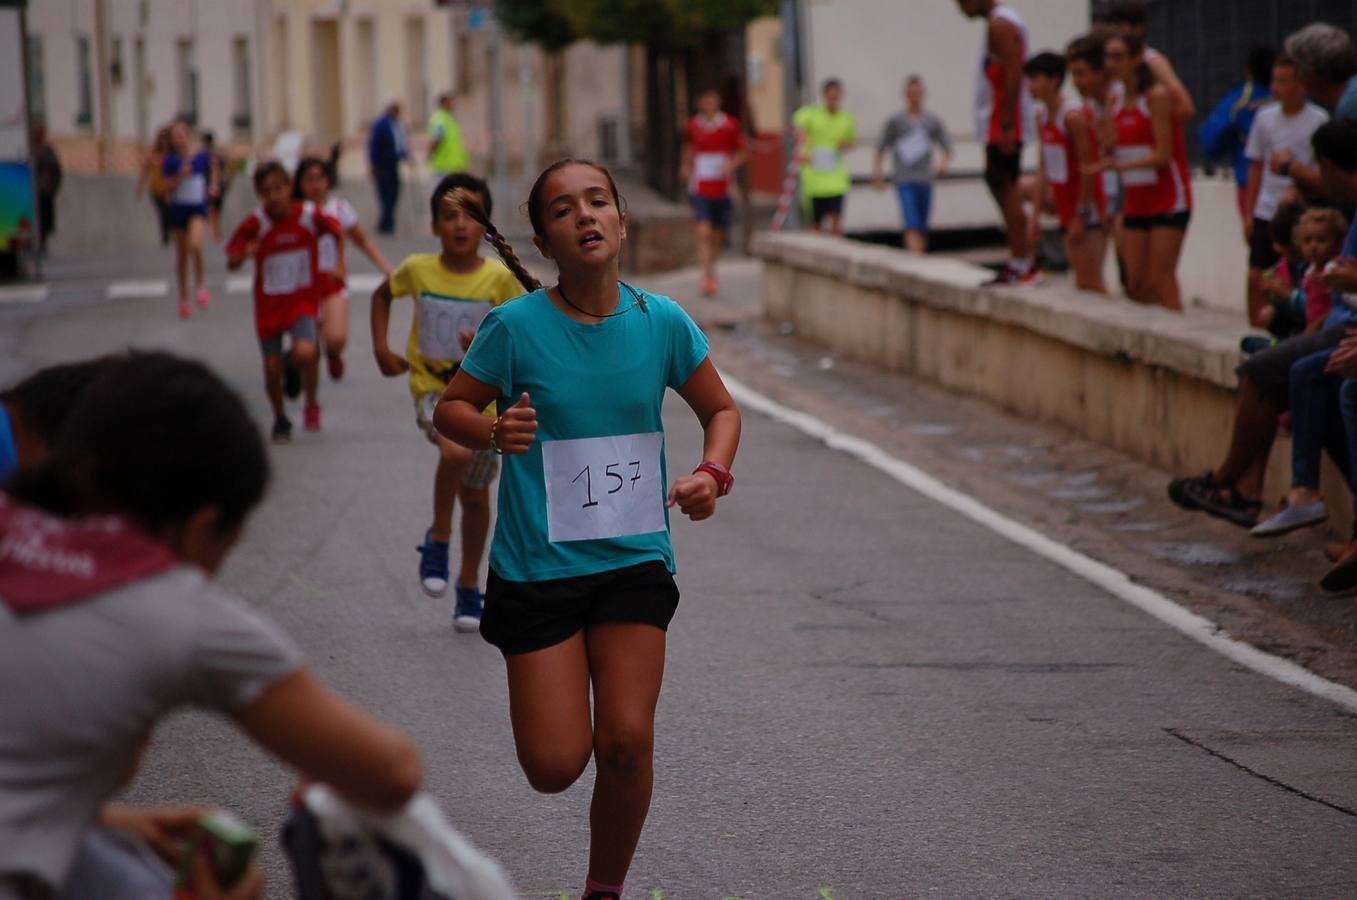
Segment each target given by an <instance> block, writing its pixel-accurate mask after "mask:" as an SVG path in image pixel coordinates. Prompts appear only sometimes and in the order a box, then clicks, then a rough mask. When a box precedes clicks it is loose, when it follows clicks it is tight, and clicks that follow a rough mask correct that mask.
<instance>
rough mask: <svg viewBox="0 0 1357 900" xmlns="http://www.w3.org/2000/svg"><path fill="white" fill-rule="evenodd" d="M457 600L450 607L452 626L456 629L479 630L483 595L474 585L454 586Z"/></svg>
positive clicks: (483, 603) (483, 600)
mask: <svg viewBox="0 0 1357 900" xmlns="http://www.w3.org/2000/svg"><path fill="white" fill-rule="evenodd" d="M456 591H457V602H456V604H454V605H453V608H452V627H453V628H454V629H456V630H457V631H480V630H481V613H482V612H484V611H485V595H484V594H482V593H481V592H480V591H479V590H477V589H476V588H474V587H462V586H461V585H460V584H459V585H457V587H456Z"/></svg>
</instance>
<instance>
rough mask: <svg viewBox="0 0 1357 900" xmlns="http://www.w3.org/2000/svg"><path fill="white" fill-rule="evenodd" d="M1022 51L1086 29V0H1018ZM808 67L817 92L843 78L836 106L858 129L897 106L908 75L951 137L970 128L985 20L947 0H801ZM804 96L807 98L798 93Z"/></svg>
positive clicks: (1056, 45)
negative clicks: (918, 81) (1024, 32)
mask: <svg viewBox="0 0 1357 900" xmlns="http://www.w3.org/2000/svg"><path fill="white" fill-rule="evenodd" d="M1010 5H1012V6H1013V7H1014V8H1015V9H1016V10H1017V11H1018V13H1019V14H1020V15H1021V16H1022V17H1023V19H1024V21H1026V23H1027V29H1028V34H1029V38H1030V42H1029V47H1028V53H1029V55H1030V54H1031V53H1034V52H1037V51H1040V50H1063V49H1064V48H1065V45H1066V44H1067V43H1069V41H1070V40H1071V39H1072V38H1074V37H1077V36H1078V35H1080V34H1082V33H1084V32H1085V31H1087V30H1088V24H1089V4H1088V0H1018V2H1016V3H1013V4H1010ZM806 12H807V24H808V27H807V28H806V32H807V33H808V37H807V40H808V41H809V44H810V48H809V50H810V52H809V57H808V58H809V60H810V71H809V72H808V73H807V76H808V77H807V85H808V88H809V89H810V90H812V91H818V89H819V84H820V82H821V81H822V80H823V79H825V78H828V77H830V76H835V77H837V78H839V79H840V80H842V81H843V83H844V87H845V90H846V93H845V100H844V105H845V107H846V108H847V109H848V110H849V111H850V112H852V113H854V114H855V115H856V116H857V117H858V127H859V130H860V131H863V130H864V129H865V130H866V131H872V132H874V131H875V129H876V128H878V127H879V126H880V123H881V122H882V121H883V120H884V119H885V118H886V117H887V116H889V115H891V114H893V113H894V112H895V111H896V110H897V109H899V108H900V106H901V104H902V103H903V100H902V98H901V87H902V85H903V83H904V80H905V78H906V77H907V76H908V75H910V74H918V75H921V76H923V79H924V81H925V82H926V83H927V84H928V85H929V86H930V88H931V90H930V92H929V106H930V107H932V109H933V111H934V112H936V113H937V114H938V115H940V116H941V117H942V119H943V121H944V122H945V123H946V124H947V127H948V129H950V130H951V131H952V132H953V134H954V135H956V137H957V138H959V139H960V138H969V137H971V136H972V135H973V133H974V131H975V124H974V123H975V115H974V109H975V83H976V79H977V78H978V77H979V71H980V47H981V43H982V41H983V40H984V33H985V30H984V29H985V25H984V22H983V21H982V20H980V19H967V18H964V17H963V16H962V15H961V13H960V12H959V11H958V9H957V5H956V3H955V0H806ZM806 99H812V98H806Z"/></svg>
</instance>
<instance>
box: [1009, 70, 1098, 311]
mask: <svg viewBox="0 0 1357 900" xmlns="http://www.w3.org/2000/svg"><path fill="white" fill-rule="evenodd" d="M1024 72H1025V73H1026V74H1027V85H1028V88H1029V90H1031V92H1032V96H1033V98H1035V99H1036V101H1037V108H1036V120H1037V129H1038V134H1039V136H1040V138H1041V157H1040V166H1039V168H1038V170H1037V192H1036V196H1037V200H1038V206H1037V208H1038V209H1040V208H1041V206H1042V205H1044V204H1045V203H1046V202H1047V198H1048V197H1049V200H1050V203H1051V205H1052V206H1053V207H1054V208H1055V213H1056V215H1057V216H1058V217H1059V219H1060V230H1061V232H1062V233H1063V234H1064V236H1065V252H1066V255H1067V256H1068V257H1069V261H1070V269H1071V271H1072V273H1073V275H1074V283H1075V286H1076V287H1078V288H1080V289H1081V290H1086V291H1097V292H1098V293H1100V294H1101V293H1106V291H1107V288H1106V287H1105V286H1104V284H1103V257H1104V256H1106V254H1107V231H1106V227H1105V225H1106V222H1107V201H1106V199H1105V198H1104V196H1103V188H1102V179H1101V177H1100V176H1099V175H1097V174H1095V173H1094V172H1093V171H1092V170H1093V169H1094V168H1096V164H1097V162H1098V160H1099V157H1100V154H1099V150H1098V138H1097V136H1096V135H1095V134H1094V133H1093V129H1092V127H1091V126H1090V117H1089V115H1088V113H1087V111H1086V109H1085V107H1084V105H1083V104H1080V103H1075V102H1073V101H1071V100H1067V99H1065V98H1064V97H1063V96H1061V88H1062V87H1063V86H1064V84H1065V57H1063V56H1061V55H1059V54H1057V53H1051V52H1049V51H1047V52H1043V53H1038V54H1037V55H1035V56H1033V57H1032V58H1031V59H1029V60H1028V61H1027V65H1026V66H1025V67H1024ZM1037 219H1038V216H1037V214H1036V212H1034V213H1033V215H1032V224H1031V236H1030V239H1031V241H1032V242H1033V243H1034V244H1035V243H1036V240H1037V235H1036V230H1037Z"/></svg>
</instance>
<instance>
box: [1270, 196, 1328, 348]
mask: <svg viewBox="0 0 1357 900" xmlns="http://www.w3.org/2000/svg"><path fill="white" fill-rule="evenodd" d="M1304 213H1305V204H1304V203H1299V202H1296V201H1292V202H1289V203H1283V204H1282V205H1281V206H1278V207H1277V211H1276V212H1275V213H1273V215H1272V221H1270V222H1269V223H1268V237H1269V238H1271V240H1272V251H1273V252H1274V253H1275V254H1277V262H1276V263H1275V264H1274V265H1272V266H1271V267H1269V268H1267V269H1265V270H1264V271H1263V272H1262V273H1260V279H1259V285H1260V288H1261V290H1262V295H1263V300H1264V305H1263V306H1262V308H1261V309H1259V310H1258V315H1257V317H1255V318H1254V320H1253V324H1254V325H1255V326H1257V327H1258V328H1263V329H1266V330H1267V331H1268V332H1269V333H1270V334H1272V335H1273V336H1274V337H1276V338H1279V339H1285V338H1289V337H1291V336H1292V335H1295V334H1300V333H1301V332H1302V331H1317V330H1318V329H1319V327H1320V326H1322V325H1323V324H1324V319H1323V317H1322V316H1321V317H1320V318H1319V321H1317V322H1315V323H1313V326H1314V327H1309V323H1308V319H1307V317H1306V312H1305V293H1304V291H1303V290H1302V289H1301V281H1302V279H1304V277H1305V275H1306V265H1305V257H1304V256H1303V255H1302V254H1301V251H1300V246H1299V245H1298V244H1297V242H1296V240H1295V237H1296V226H1297V225H1298V224H1299V223H1300V217H1301V216H1302V215H1303V214H1304Z"/></svg>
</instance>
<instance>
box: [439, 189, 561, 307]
mask: <svg viewBox="0 0 1357 900" xmlns="http://www.w3.org/2000/svg"><path fill="white" fill-rule="evenodd" d="M454 180H456V182H474V183H472V184H465V183H454ZM477 194H479V195H480V197H477V196H476V195H477ZM481 197H484V198H485V202H484V203H482V202H481ZM490 204H491V200H490V189H489V188H488V187H487V186H486V185H485V182H483V181H481V180H480V179H479V178H475V177H474V176H471V175H465V174H463V173H460V172H459V173H455V174H453V175H449V176H447V177H446V178H444V179H443V181H442V182H441V183H440V184H439V185H438V187H437V188H436V189H435V190H434V195H433V204H432V205H433V212H434V215H435V216H437V214H438V209H439V207H440V206H441V207H442V208H444V209H455V210H460V211H461V212H463V213H465V214H466V215H467V216H469V217H470V218H471V219H472V220H473V221H474V222H476V224H478V225H480V226H481V227H482V228H484V229H485V240H486V242H487V243H489V244H490V246H491V247H494V248H495V252H496V253H498V254H499V258H500V259H501V260H503V261H504V265H505V266H506V267H507V268H508V269H509V271H510V272H512V273H514V277H515V278H517V279H518V283H519V284H521V285H523V287H524V289H525V290H528V291H537V290H541V288H542V282H540V281H538V280H537V279H536V278H535V277H534V276H533V274H532V273H531V272H529V271H528V267H527V266H525V265H523V261H522V260H520V259H519V258H518V254H517V253H516V252H514V248H513V247H512V246H511V245H510V244H509V242H508V240H506V239H505V237H504V235H502V234H500V233H499V229H497V228H496V227H495V226H494V223H492V222H491V221H490Z"/></svg>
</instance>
